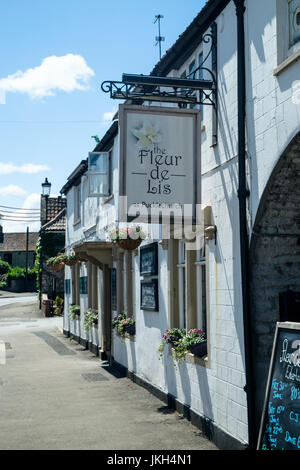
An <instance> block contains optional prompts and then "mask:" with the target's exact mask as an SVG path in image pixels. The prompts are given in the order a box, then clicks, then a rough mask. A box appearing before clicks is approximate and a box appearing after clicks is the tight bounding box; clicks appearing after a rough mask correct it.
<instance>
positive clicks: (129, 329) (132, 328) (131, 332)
mask: <svg viewBox="0 0 300 470" xmlns="http://www.w3.org/2000/svg"><path fill="white" fill-rule="evenodd" d="M124 331H125V333H128V334H129V335H132V336H133V335H135V325H128V326H125V328H124Z"/></svg>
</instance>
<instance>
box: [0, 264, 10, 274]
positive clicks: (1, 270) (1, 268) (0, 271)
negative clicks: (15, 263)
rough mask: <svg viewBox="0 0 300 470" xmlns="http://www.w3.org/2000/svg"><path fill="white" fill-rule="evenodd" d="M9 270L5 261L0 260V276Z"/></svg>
mask: <svg viewBox="0 0 300 470" xmlns="http://www.w3.org/2000/svg"><path fill="white" fill-rule="evenodd" d="M9 270H10V265H9V264H8V263H7V262H6V261H2V260H0V276H1V275H2V274H7V273H8V271H9Z"/></svg>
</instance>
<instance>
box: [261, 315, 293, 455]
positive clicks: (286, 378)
mask: <svg viewBox="0 0 300 470" xmlns="http://www.w3.org/2000/svg"><path fill="white" fill-rule="evenodd" d="M257 449H258V450H300V323H291V322H283V323H277V325H276V331H275V337H274V343H273V351H272V357H271V362H270V368H269V376H268V382H267V387H266V396H265V403H264V409H263V414H262V420H261V426H260V432H259V438H258V445H257Z"/></svg>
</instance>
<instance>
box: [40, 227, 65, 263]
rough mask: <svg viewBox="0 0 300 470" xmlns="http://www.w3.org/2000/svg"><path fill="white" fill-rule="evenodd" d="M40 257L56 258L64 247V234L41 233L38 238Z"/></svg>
mask: <svg viewBox="0 0 300 470" xmlns="http://www.w3.org/2000/svg"><path fill="white" fill-rule="evenodd" d="M40 244H41V255H42V256H43V257H50V258H51V257H53V256H56V255H57V253H58V252H60V251H62V250H63V249H64V247H65V234H64V233H51V232H42V233H41V236H40Z"/></svg>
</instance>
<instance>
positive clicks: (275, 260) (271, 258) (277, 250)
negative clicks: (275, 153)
mask: <svg viewBox="0 0 300 470" xmlns="http://www.w3.org/2000/svg"><path fill="white" fill-rule="evenodd" d="M299 207H300V133H299V134H298V135H297V136H296V137H295V139H294V140H293V141H292V143H291V144H290V145H289V147H288V148H287V150H286V151H285V152H284V154H283V155H282V157H281V158H280V160H279V162H278V164H277V166H276V168H275V169H274V171H273V174H272V176H271V178H270V181H269V183H268V185H267V187H266V190H265V193H264V196H263V198H262V201H261V204H260V208H259V211H258V216H257V219H256V223H255V225H254V230H253V235H252V242H251V249H250V256H251V298H252V306H251V313H252V330H253V331H252V334H253V338H254V340H253V351H254V352H253V364H254V369H255V382H256V384H255V389H256V400H257V407H256V408H257V412H258V413H257V420H259V418H260V414H261V410H262V405H263V399H264V393H265V386H266V380H267V375H268V368H269V362H270V358H271V352H272V345H273V338H274V332H275V326H276V322H277V321H279V320H280V316H279V314H280V308H279V293H281V292H285V291H287V290H288V289H290V290H294V291H300V213H299ZM276 234H277V235H276Z"/></svg>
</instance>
